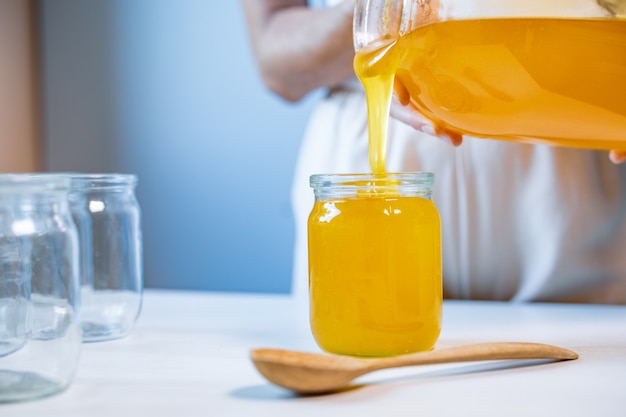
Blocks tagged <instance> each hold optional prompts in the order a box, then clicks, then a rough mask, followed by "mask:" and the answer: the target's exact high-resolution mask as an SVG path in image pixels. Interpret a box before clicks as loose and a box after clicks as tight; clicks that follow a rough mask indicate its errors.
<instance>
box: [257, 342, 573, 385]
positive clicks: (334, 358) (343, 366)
mask: <svg viewBox="0 0 626 417" xmlns="http://www.w3.org/2000/svg"><path fill="white" fill-rule="evenodd" d="M250 356H251V358H252V361H253V362H254V364H255V366H256V367H257V369H258V370H259V372H260V373H261V374H262V375H263V376H264V377H265V378H267V379H268V380H269V381H270V382H272V383H274V384H276V385H278V386H281V387H283V388H287V389H289V390H292V391H295V392H298V393H301V394H321V393H326V392H331V391H335V390H338V389H341V388H344V387H346V386H348V385H349V383H350V381H352V380H353V379H354V378H356V377H359V376H361V375H364V374H367V373H369V372H372V371H377V370H380V369H386V368H399V367H402V366H413V365H430V364H437V363H449V362H470V361H484V360H502V359H554V360H571V359H577V358H578V354H577V353H576V352H572V351H571V350H567V349H563V348H560V347H557V346H551V345H545V344H540V343H521V342H498V343H479V344H474V345H466V346H458V347H452V348H446V349H436V350H432V351H429V352H419V353H412V354H407V355H401V356H392V357H384V358H356V357H351V356H341V355H331V354H317V353H306V352H296V351H290V350H282V349H254V350H252V351H251V354H250Z"/></svg>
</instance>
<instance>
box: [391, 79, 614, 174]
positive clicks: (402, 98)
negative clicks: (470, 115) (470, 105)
mask: <svg viewBox="0 0 626 417" xmlns="http://www.w3.org/2000/svg"><path fill="white" fill-rule="evenodd" d="M393 90H394V93H395V94H394V96H393V98H392V100H391V109H390V114H391V117H393V118H394V119H397V120H399V121H401V122H403V123H406V124H407V125H409V126H411V127H413V128H414V129H417V130H419V131H421V132H424V133H426V134H428V135H431V136H437V137H438V138H440V139H442V140H444V141H446V142H448V143H449V144H451V145H452V146H459V145H461V143H463V136H462V135H461V134H459V133H458V132H454V131H451V130H445V129H441V128H438V127H437V126H435V125H433V123H432V122H431V121H429V120H428V119H427V118H425V117H423V116H422V115H421V114H420V113H419V111H418V110H417V109H416V108H415V107H414V106H413V104H412V103H411V100H410V98H411V97H410V95H409V92H408V91H407V89H406V87H405V86H404V84H402V83H401V82H399V81H398V80H397V79H396V81H395V82H394V86H393ZM609 159H610V160H611V162H613V163H614V164H621V163H624V162H626V150H617V149H614V150H611V151H609Z"/></svg>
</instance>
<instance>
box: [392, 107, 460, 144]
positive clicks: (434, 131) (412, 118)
mask: <svg viewBox="0 0 626 417" xmlns="http://www.w3.org/2000/svg"><path fill="white" fill-rule="evenodd" d="M390 113H391V116H392V117H393V118H394V119H397V120H399V121H401V122H403V123H405V124H407V125H409V126H411V127H412V128H414V129H416V130H419V131H420V132H423V133H426V134H427V135H430V136H436V137H438V138H439V139H441V140H443V141H445V142H447V143H449V144H450V145H452V146H459V145H461V143H463V136H462V135H461V134H460V133H457V132H453V131H451V130H446V129H441V128H440V127H437V126H434V125H433V123H432V122H431V121H430V120H428V119H427V118H425V117H423V116H422V115H421V114H419V112H418V111H417V110H416V109H415V108H413V106H411V104H410V103H409V105H406V106H404V105H402V104H401V102H400V99H399V98H398V97H397V96H395V95H394V97H393V99H392V100H391V111H390Z"/></svg>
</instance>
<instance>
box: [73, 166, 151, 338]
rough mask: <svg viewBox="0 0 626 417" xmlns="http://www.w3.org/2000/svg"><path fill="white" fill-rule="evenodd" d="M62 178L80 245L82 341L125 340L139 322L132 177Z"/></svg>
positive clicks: (138, 266)
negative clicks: (66, 181) (68, 184)
mask: <svg viewBox="0 0 626 417" xmlns="http://www.w3.org/2000/svg"><path fill="white" fill-rule="evenodd" d="M67 176H68V177H69V178H70V181H71V187H70V193H69V202H70V207H71V211H72V216H73V218H74V222H75V223H76V226H77V228H78V234H79V240H80V270H81V273H80V276H81V279H80V280H81V298H82V310H81V316H82V328H83V341H85V342H98V341H104V340H111V339H117V338H121V337H124V336H127V335H128V334H129V333H130V331H131V330H132V328H133V326H134V324H135V322H136V320H137V318H138V316H139V313H140V310H141V302H142V291H143V278H142V240H141V224H140V209H139V204H138V202H137V199H136V197H135V187H136V184H137V177H136V176H135V175H130V174H80V173H72V174H67Z"/></svg>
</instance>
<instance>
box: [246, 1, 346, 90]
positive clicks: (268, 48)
mask: <svg viewBox="0 0 626 417" xmlns="http://www.w3.org/2000/svg"><path fill="white" fill-rule="evenodd" d="M262 3H263V2H262V1H260V0H243V4H244V8H245V10H246V18H247V19H248V26H249V30H250V39H251V42H252V46H253V50H254V54H255V58H256V60H257V63H258V65H259V69H260V72H261V76H262V78H263V81H264V83H265V84H266V85H267V87H268V88H269V89H271V90H272V91H274V92H275V93H276V94H278V95H280V96H281V97H283V98H285V99H286V100H289V101H297V100H300V99H301V98H302V97H303V96H304V95H306V94H307V93H308V92H310V91H311V90H314V89H316V88H318V87H323V86H332V85H336V84H339V83H340V82H342V81H343V80H345V79H346V78H348V77H350V76H352V75H353V69H352V68H353V67H352V62H353V59H354V49H353V43H352V11H353V4H354V3H353V2H351V1H348V2H344V3H342V4H340V5H339V6H336V7H333V8H328V9H311V8H308V7H306V5H305V2H299V1H293V2H290V1H283V2H282V3H289V4H290V7H287V6H282V7H281V6H279V5H277V4H276V3H281V2H280V1H273V2H272V1H268V2H265V3H266V4H265V5H262ZM268 3H271V5H268ZM294 3H303V4H300V5H298V6H294Z"/></svg>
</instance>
